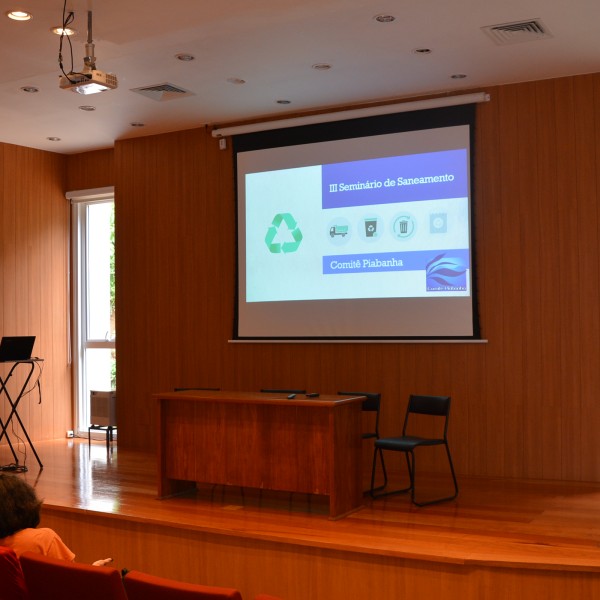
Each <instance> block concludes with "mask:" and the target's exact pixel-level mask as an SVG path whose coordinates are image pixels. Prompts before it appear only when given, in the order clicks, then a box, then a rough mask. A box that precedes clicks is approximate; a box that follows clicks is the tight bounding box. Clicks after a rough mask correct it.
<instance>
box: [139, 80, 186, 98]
mask: <svg viewBox="0 0 600 600" xmlns="http://www.w3.org/2000/svg"><path fill="white" fill-rule="evenodd" d="M131 91H132V92H135V93H136V94H141V95H142V96H146V98H150V99H151V100H156V101H157V102H165V101H166V100H174V99H175V98H187V97H188V96H193V95H194V94H193V93H192V92H190V91H189V90H185V89H183V88H181V87H179V86H177V85H173V84H172V83H159V84H158V85H146V86H144V87H139V88H133V89H132V90H131Z"/></svg>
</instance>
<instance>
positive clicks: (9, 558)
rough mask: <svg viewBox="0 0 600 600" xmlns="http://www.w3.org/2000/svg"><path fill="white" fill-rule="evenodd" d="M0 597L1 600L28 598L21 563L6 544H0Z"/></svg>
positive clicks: (22, 599) (24, 599)
mask: <svg viewBox="0 0 600 600" xmlns="http://www.w3.org/2000/svg"><path fill="white" fill-rule="evenodd" d="M0 598H1V599H2V600H27V598H29V595H28V593H27V587H26V585H25V578H24V577H23V571H22V570H21V563H20V562H19V559H18V558H17V555H16V554H15V553H14V550H12V548H7V547H6V546H0Z"/></svg>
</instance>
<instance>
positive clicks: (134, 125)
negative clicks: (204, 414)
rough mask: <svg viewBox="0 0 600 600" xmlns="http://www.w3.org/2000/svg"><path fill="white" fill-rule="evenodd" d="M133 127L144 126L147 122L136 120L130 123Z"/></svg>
mask: <svg viewBox="0 0 600 600" xmlns="http://www.w3.org/2000/svg"><path fill="white" fill-rule="evenodd" d="M129 124H130V125H131V126H132V127H144V126H145V125H146V123H141V122H140V121H134V122H133V123H129Z"/></svg>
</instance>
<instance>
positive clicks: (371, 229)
mask: <svg viewBox="0 0 600 600" xmlns="http://www.w3.org/2000/svg"><path fill="white" fill-rule="evenodd" d="M365 236H366V237H377V219H375V218H369V219H365Z"/></svg>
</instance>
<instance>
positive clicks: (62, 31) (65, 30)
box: [50, 26, 77, 35]
mask: <svg viewBox="0 0 600 600" xmlns="http://www.w3.org/2000/svg"><path fill="white" fill-rule="evenodd" d="M50 31H51V32H52V33H55V34H56V35H75V34H76V33H77V32H76V31H75V30H74V29H71V28H70V27H62V26H58V27H53V28H52V29H51V30H50Z"/></svg>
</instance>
